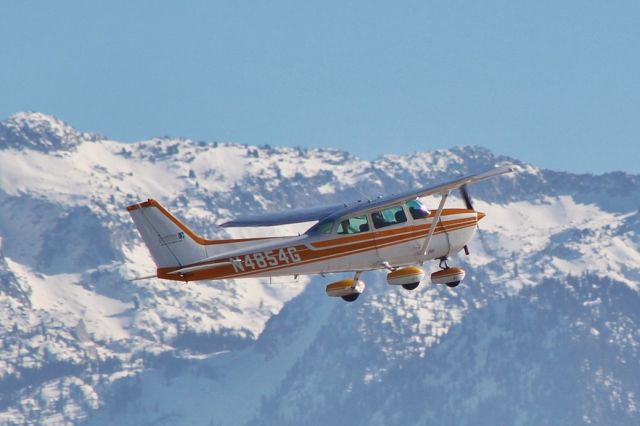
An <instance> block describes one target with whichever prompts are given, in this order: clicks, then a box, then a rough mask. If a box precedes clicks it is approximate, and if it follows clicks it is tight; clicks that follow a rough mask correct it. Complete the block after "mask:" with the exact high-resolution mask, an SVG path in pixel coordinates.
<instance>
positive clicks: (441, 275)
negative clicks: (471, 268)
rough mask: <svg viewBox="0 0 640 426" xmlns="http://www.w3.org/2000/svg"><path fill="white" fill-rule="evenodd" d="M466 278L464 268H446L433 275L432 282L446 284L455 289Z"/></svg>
mask: <svg viewBox="0 0 640 426" xmlns="http://www.w3.org/2000/svg"><path fill="white" fill-rule="evenodd" d="M464 277H465V272H464V269H462V268H457V267H453V268H445V269H443V270H441V271H437V272H434V273H433V274H431V282H432V283H434V284H446V285H448V286H450V287H455V286H456V285H458V284H459V283H460V281H462V280H463V279H464Z"/></svg>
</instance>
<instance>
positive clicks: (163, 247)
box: [127, 198, 207, 268]
mask: <svg viewBox="0 0 640 426" xmlns="http://www.w3.org/2000/svg"><path fill="white" fill-rule="evenodd" d="M127 210H128V211H129V214H130V215H131V218H132V219H133V222H134V223H135V225H136V228H138V232H140V236H141V237H142V240H143V241H144V243H145V245H146V246H147V248H148V249H149V251H150V252H151V256H152V257H153V260H154V262H155V263H156V266H157V267H158V268H173V267H180V266H184V265H189V264H192V263H194V262H197V261H199V260H202V259H204V258H206V253H207V252H206V249H205V247H204V245H203V244H202V241H203V239H202V237H200V236H199V235H197V234H196V233H194V232H193V231H192V230H191V229H189V228H188V227H187V226H186V225H184V224H183V223H182V222H180V221H179V220H178V219H176V218H175V217H174V216H173V215H172V214H171V213H169V212H168V211H167V210H166V209H165V208H164V207H162V205H160V203H158V202H157V201H155V200H153V199H151V198H150V199H148V200H147V201H144V202H142V203H138V204H133V205H130V206H128V207H127Z"/></svg>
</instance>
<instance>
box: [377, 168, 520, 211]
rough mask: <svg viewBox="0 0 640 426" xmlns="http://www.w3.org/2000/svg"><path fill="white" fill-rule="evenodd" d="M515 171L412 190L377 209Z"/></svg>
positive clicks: (390, 198) (488, 173) (379, 204)
mask: <svg viewBox="0 0 640 426" xmlns="http://www.w3.org/2000/svg"><path fill="white" fill-rule="evenodd" d="M515 170H516V168H515V167H513V166H503V167H496V168H495V169H493V170H489V171H486V172H484V173H479V174H477V175H469V176H465V177H463V178H460V179H456V180H452V181H451V182H446V183H443V184H440V185H434V186H426V187H424V188H418V189H412V190H410V191H407V192H403V193H400V194H394V195H390V196H388V197H383V198H381V199H379V200H377V201H376V207H377V208H379V207H384V206H386V205H388V204H396V203H398V202H403V201H408V200H411V199H414V198H418V197H426V196H429V195H436V194H445V193H447V192H450V191H453V190H454V189H458V188H460V187H461V186H464V185H471V184H474V183H477V182H481V181H483V180H486V179H490V178H492V177H495V176H500V175H503V174H505V173H511V172H514V171H515Z"/></svg>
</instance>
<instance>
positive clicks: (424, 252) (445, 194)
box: [420, 191, 451, 263]
mask: <svg viewBox="0 0 640 426" xmlns="http://www.w3.org/2000/svg"><path fill="white" fill-rule="evenodd" d="M450 193H451V191H447V192H443V193H442V198H441V199H440V205H439V206H438V210H436V215H435V216H434V217H433V221H432V222H431V226H430V227H429V233H428V234H427V238H426V239H425V240H424V243H423V244H422V248H421V249H420V252H421V254H422V256H423V257H424V256H426V255H427V250H429V242H430V241H431V237H433V233H434V232H435V231H436V226H438V222H440V215H441V214H442V210H443V209H444V203H445V202H446V201H447V197H448V196H449V194H450ZM422 263H424V261H422Z"/></svg>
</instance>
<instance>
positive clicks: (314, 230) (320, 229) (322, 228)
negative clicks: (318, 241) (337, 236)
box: [307, 219, 333, 234]
mask: <svg viewBox="0 0 640 426" xmlns="http://www.w3.org/2000/svg"><path fill="white" fill-rule="evenodd" d="M332 229H333V220H331V219H327V220H324V221H322V222H319V223H317V224H315V225H314V226H312V227H311V228H310V229H309V230H308V231H307V234H329V233H330V232H331V230H332Z"/></svg>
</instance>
